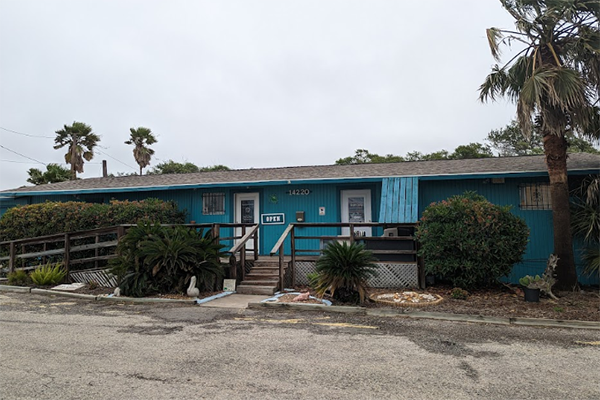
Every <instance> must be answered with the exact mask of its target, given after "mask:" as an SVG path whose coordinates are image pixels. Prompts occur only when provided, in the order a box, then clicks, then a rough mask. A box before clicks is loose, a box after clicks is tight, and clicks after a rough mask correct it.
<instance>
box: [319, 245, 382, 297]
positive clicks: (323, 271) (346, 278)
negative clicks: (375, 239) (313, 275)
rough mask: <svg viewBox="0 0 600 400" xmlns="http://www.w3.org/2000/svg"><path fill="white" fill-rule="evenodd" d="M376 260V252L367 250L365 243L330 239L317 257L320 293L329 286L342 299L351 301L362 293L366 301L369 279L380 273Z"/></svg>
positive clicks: (334, 294) (323, 292) (333, 293)
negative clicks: (332, 240)
mask: <svg viewBox="0 0 600 400" xmlns="http://www.w3.org/2000/svg"><path fill="white" fill-rule="evenodd" d="M374 261H376V260H375V258H374V257H373V253H371V252H370V251H367V250H365V247H364V245H361V244H357V243H352V244H350V245H349V244H348V243H346V242H343V243H339V242H332V243H330V244H329V245H328V246H327V247H326V248H325V249H324V250H323V255H322V256H321V257H320V258H319V260H317V268H316V271H317V273H318V274H319V275H318V278H317V283H316V291H317V294H318V295H319V296H321V297H322V296H323V295H324V294H325V292H326V291H327V290H329V291H330V292H331V295H332V296H333V297H334V298H336V299H338V300H341V301H350V300H351V299H352V298H353V297H356V295H358V300H359V301H360V303H361V304H362V303H363V302H364V300H365V295H366V292H367V287H368V283H367V281H368V279H369V278H371V277H373V276H376V275H377V272H376V271H375V270H376V268H377V266H376V265H375V263H374Z"/></svg>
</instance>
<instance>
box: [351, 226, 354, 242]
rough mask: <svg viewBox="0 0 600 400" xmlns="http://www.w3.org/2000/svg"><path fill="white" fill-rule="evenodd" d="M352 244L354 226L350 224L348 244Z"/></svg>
mask: <svg viewBox="0 0 600 400" xmlns="http://www.w3.org/2000/svg"><path fill="white" fill-rule="evenodd" d="M352 243H354V224H350V244H352Z"/></svg>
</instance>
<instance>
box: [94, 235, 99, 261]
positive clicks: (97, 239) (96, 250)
mask: <svg viewBox="0 0 600 400" xmlns="http://www.w3.org/2000/svg"><path fill="white" fill-rule="evenodd" d="M95 243H96V244H98V243H100V235H96V240H95ZM99 255H100V254H99V253H98V247H96V248H95V249H94V256H96V258H98V256H99ZM94 268H98V260H95V261H94Z"/></svg>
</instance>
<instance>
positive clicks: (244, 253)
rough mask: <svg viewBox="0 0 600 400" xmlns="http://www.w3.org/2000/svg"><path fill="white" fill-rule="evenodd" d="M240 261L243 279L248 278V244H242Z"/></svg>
mask: <svg viewBox="0 0 600 400" xmlns="http://www.w3.org/2000/svg"><path fill="white" fill-rule="evenodd" d="M240 263H241V264H242V280H244V279H245V278H246V245H245V244H244V245H243V246H242V250H241V251H240Z"/></svg>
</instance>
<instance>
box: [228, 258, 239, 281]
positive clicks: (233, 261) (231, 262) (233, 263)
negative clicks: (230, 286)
mask: <svg viewBox="0 0 600 400" xmlns="http://www.w3.org/2000/svg"><path fill="white" fill-rule="evenodd" d="M229 267H230V268H231V271H230V272H231V279H236V280H237V260H236V259H235V255H233V254H232V255H231V256H230V257H229Z"/></svg>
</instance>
